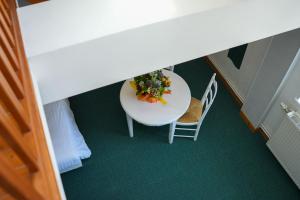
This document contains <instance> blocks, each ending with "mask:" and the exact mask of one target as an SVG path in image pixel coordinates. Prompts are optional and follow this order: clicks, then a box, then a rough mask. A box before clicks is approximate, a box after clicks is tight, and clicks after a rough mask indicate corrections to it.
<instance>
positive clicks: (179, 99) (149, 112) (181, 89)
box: [120, 70, 191, 137]
mask: <svg viewBox="0 0 300 200" xmlns="http://www.w3.org/2000/svg"><path fill="white" fill-rule="evenodd" d="M163 74H164V75H166V76H168V77H169V78H170V80H171V82H172V83H171V87H170V89H171V90H172V93H171V94H164V95H163V98H164V99H165V100H166V101H167V104H162V103H160V102H157V103H148V102H144V101H140V100H138V99H137V96H136V94H135V91H134V90H133V89H132V87H131V86H130V81H132V80H133V79H130V80H127V81H125V82H124V84H123V86H122V88H121V92H120V101H121V105H122V107H123V109H124V111H125V112H126V116H127V123H128V129H129V135H130V137H133V121H132V119H134V120H136V121H137V122H139V123H141V124H145V125H148V126H162V125H166V124H170V125H171V126H170V131H173V130H171V129H173V128H175V125H176V121H177V120H178V119H179V118H180V117H181V116H182V115H183V114H184V113H185V112H186V111H187V109H188V107H189V104H190V101H191V92H190V89H189V86H188V85H187V83H186V82H185V81H184V80H183V79H182V78H181V77H180V76H178V75H177V74H175V73H174V72H172V71H169V70H163Z"/></svg>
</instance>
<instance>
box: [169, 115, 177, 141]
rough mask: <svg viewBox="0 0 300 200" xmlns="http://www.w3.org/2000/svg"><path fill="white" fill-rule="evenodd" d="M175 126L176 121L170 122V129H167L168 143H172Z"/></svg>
mask: <svg viewBox="0 0 300 200" xmlns="http://www.w3.org/2000/svg"><path fill="white" fill-rule="evenodd" d="M175 127H176V121H175V122H172V123H171V124H170V129H169V143H170V144H172V143H173V139H174V133H175Z"/></svg>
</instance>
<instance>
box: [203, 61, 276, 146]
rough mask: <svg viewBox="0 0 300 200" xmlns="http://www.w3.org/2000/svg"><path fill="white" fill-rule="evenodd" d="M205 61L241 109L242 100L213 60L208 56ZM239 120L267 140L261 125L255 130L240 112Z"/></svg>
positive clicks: (267, 136) (267, 133)
mask: <svg viewBox="0 0 300 200" xmlns="http://www.w3.org/2000/svg"><path fill="white" fill-rule="evenodd" d="M204 59H205V61H206V62H207V63H208V65H209V66H210V67H211V69H212V70H213V71H214V72H215V73H216V74H217V77H218V78H219V79H220V80H221V81H222V82H223V84H224V86H225V87H226V89H227V90H228V91H229V93H230V94H231V96H232V97H233V99H234V100H235V102H236V103H237V105H238V106H239V107H242V105H243V102H244V99H243V98H242V97H241V96H240V95H239V93H238V92H237V90H236V89H235V88H234V86H233V84H232V83H231V82H230V81H229V80H227V79H226V78H225V77H224V76H223V73H222V71H221V70H220V68H219V67H217V65H216V63H215V62H214V61H213V59H211V58H209V57H208V56H206V57H204ZM240 115H241V118H242V119H243V121H244V122H245V124H246V125H247V126H248V128H249V129H250V130H251V132H252V133H259V134H260V135H261V136H262V138H263V139H264V140H266V141H268V140H269V138H270V134H269V131H268V130H267V128H266V127H265V126H264V125H263V124H262V125H261V126H260V127H259V128H255V126H254V125H253V124H252V123H251V122H250V120H249V119H248V117H247V115H246V114H245V113H243V112H242V111H240Z"/></svg>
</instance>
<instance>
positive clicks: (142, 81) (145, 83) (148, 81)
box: [130, 70, 171, 103]
mask: <svg viewBox="0 0 300 200" xmlns="http://www.w3.org/2000/svg"><path fill="white" fill-rule="evenodd" d="M130 84H131V86H132V87H133V88H134V89H135V90H136V95H137V97H138V99H139V100H141V101H146V102H149V103H156V102H158V101H160V102H162V103H166V102H165V100H163V98H162V96H163V94H171V90H170V89H169V87H170V85H171V81H170V79H169V77H166V76H165V75H164V74H163V73H162V70H157V71H154V72H150V73H148V74H144V75H141V76H137V77H134V81H131V83H130Z"/></svg>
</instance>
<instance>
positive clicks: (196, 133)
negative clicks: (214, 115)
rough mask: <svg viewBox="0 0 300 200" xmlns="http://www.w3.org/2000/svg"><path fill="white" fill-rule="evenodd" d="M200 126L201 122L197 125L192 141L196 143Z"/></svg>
mask: <svg viewBox="0 0 300 200" xmlns="http://www.w3.org/2000/svg"><path fill="white" fill-rule="evenodd" d="M201 124H202V121H201V122H200V123H199V124H198V125H197V128H196V131H195V136H194V141H196V140H197V138H198V134H199V131H200V128H201Z"/></svg>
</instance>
